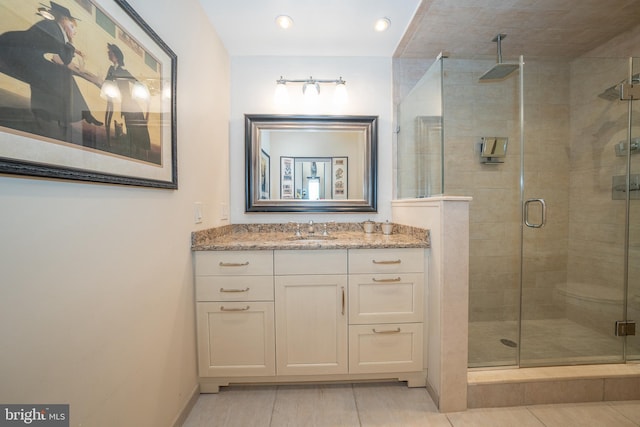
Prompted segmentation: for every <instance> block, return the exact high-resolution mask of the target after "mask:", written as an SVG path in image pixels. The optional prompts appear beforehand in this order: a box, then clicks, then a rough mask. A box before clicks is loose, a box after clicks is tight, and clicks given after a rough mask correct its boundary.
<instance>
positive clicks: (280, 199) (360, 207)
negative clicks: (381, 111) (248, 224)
mask: <svg viewBox="0 0 640 427" xmlns="http://www.w3.org/2000/svg"><path fill="white" fill-rule="evenodd" d="M245 131H246V150H247V153H246V156H247V162H246V163H247V174H246V177H247V182H246V184H247V185H246V187H247V200H246V202H247V206H246V210H247V212H256V211H261V212H270V211H283V212H287V211H289V212H298V211H301V212H302V211H306V212H314V211H322V212H331V211H362V212H371V211H375V209H376V205H375V203H376V194H375V182H376V180H375V170H376V156H375V152H376V144H377V139H376V138H377V135H376V132H377V129H376V118H375V117H372V116H268V115H247V116H246V129H245Z"/></svg>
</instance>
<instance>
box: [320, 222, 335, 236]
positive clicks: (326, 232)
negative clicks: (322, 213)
mask: <svg viewBox="0 0 640 427" xmlns="http://www.w3.org/2000/svg"><path fill="white" fill-rule="evenodd" d="M329 224H335V221H329V222H325V223H324V224H322V227H323V229H322V235H323V236H328V235H329V232H328V231H327V226H328V225H329Z"/></svg>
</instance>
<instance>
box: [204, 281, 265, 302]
mask: <svg viewBox="0 0 640 427" xmlns="http://www.w3.org/2000/svg"><path fill="white" fill-rule="evenodd" d="M196 300H197V301H273V276H196Z"/></svg>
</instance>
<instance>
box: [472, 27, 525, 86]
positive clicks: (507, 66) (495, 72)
mask: <svg viewBox="0 0 640 427" xmlns="http://www.w3.org/2000/svg"><path fill="white" fill-rule="evenodd" d="M506 37H507V35H506V34H498V35H497V36H495V37H494V38H493V40H492V41H494V42H497V44H498V55H497V56H498V58H497V64H496V65H494V66H493V67H491V69H490V70H489V71H487V72H486V73H484V74H483V75H482V76H481V77H480V79H479V80H480V81H481V82H495V81H500V80H504V79H506V78H507V77H509V76H510V75H511V73H513V72H514V71H516V70H517V69H518V68H520V64H513V63H504V62H502V40H503V39H504V38H506Z"/></svg>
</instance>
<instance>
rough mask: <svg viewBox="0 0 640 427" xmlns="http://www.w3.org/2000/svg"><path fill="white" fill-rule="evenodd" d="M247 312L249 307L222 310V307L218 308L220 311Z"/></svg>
mask: <svg viewBox="0 0 640 427" xmlns="http://www.w3.org/2000/svg"><path fill="white" fill-rule="evenodd" d="M247 310H249V306H246V307H239V308H224V306H223V305H221V306H220V311H247Z"/></svg>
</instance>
